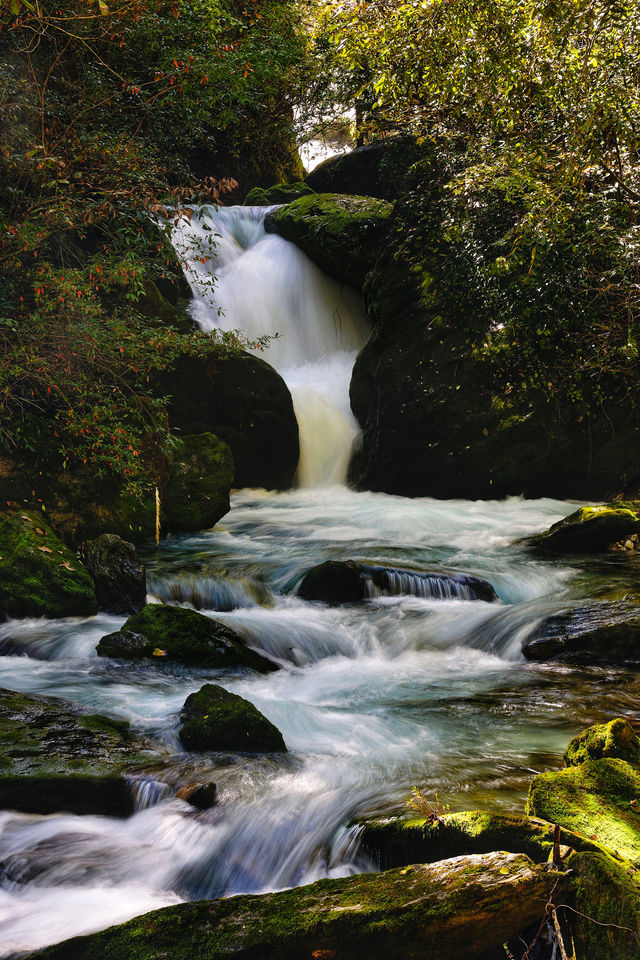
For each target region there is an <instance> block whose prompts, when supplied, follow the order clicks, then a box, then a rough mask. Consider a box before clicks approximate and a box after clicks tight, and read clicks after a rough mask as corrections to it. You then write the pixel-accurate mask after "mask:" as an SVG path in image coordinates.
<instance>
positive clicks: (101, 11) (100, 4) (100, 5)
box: [98, 0, 109, 17]
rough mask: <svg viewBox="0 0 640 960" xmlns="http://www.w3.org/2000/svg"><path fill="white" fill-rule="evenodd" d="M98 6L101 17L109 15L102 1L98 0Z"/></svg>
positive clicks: (107, 8)
mask: <svg viewBox="0 0 640 960" xmlns="http://www.w3.org/2000/svg"><path fill="white" fill-rule="evenodd" d="M98 6H99V8H100V13H101V14H102V16H103V17H107V16H108V15H109V7H108V6H107V5H106V3H105V2H104V0H98Z"/></svg>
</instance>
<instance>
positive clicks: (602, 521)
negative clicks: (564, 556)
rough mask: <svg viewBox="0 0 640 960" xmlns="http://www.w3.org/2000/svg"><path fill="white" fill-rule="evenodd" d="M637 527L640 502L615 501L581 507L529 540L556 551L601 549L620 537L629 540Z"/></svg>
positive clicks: (639, 518) (568, 551)
mask: <svg viewBox="0 0 640 960" xmlns="http://www.w3.org/2000/svg"><path fill="white" fill-rule="evenodd" d="M638 530H640V503H639V502H638V501H628V502H615V501H614V502H613V503H605V504H602V505H600V506H594V507H581V508H580V509H579V510H576V511H575V513H572V514H570V515H569V516H568V517H565V519H564V520H560V521H559V522H558V523H554V524H553V526H552V527H549V529H548V530H547V531H546V532H545V533H541V534H540V535H539V536H536V537H531V538H530V539H529V541H528V542H529V543H530V544H531V545H532V546H535V547H538V548H540V549H543V550H548V551H550V552H553V553H599V552H601V551H603V550H607V549H609V548H610V547H611V546H612V545H613V544H615V543H616V542H617V541H619V540H623V541H626V540H627V538H629V537H630V536H631V535H632V534H635V533H637V531H638ZM630 544H631V545H630V547H629V549H633V548H634V541H630Z"/></svg>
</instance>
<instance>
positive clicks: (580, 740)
mask: <svg viewBox="0 0 640 960" xmlns="http://www.w3.org/2000/svg"><path fill="white" fill-rule="evenodd" d="M603 757H613V758H614V759H616V760H626V761H627V763H630V764H632V765H633V766H634V767H638V768H639V769H640V740H638V738H637V736H636V733H635V731H634V729H633V727H632V726H631V724H630V723H629V721H628V720H623V719H622V718H621V717H617V718H616V719H615V720H610V721H609V723H596V724H594V725H593V726H592V727H587V729H586V730H583V731H582V733H580V734H578V736H577V737H574V738H573V740H571V742H570V743H569V746H568V747H567V749H566V750H565V753H564V762H565V763H566V765H567V766H568V767H577V766H578V765H579V764H581V763H584V761H585V760H601V759H602V758H603Z"/></svg>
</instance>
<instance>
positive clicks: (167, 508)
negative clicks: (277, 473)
mask: <svg viewBox="0 0 640 960" xmlns="http://www.w3.org/2000/svg"><path fill="white" fill-rule="evenodd" d="M233 474H234V464H233V455H232V453H231V450H230V449H229V447H228V446H227V444H226V443H224V442H223V441H222V440H219V439H218V437H216V436H214V435H213V434H212V433H199V434H191V435H188V436H185V437H181V438H180V439H179V440H176V441H175V442H174V451H173V463H172V465H171V474H170V477H169V482H168V483H167V485H166V487H165V488H164V489H163V491H162V501H161V525H162V529H163V530H164V532H173V533H183V532H192V531H195V530H206V529H209V528H210V527H213V526H214V525H215V524H216V523H217V522H218V520H220V518H221V517H223V516H224V515H225V513H228V512H229V491H230V489H231V484H232V482H233Z"/></svg>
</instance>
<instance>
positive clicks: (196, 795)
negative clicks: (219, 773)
mask: <svg viewBox="0 0 640 960" xmlns="http://www.w3.org/2000/svg"><path fill="white" fill-rule="evenodd" d="M217 794H218V788H217V786H216V784H215V783H187V784H186V785H185V786H184V787H180V789H179V790H178V792H177V793H176V797H178V799H179V800H184V801H185V803H188V804H190V805H191V806H192V807H195V808H196V810H209V809H210V808H211V807H213V806H215V804H216V800H217Z"/></svg>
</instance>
